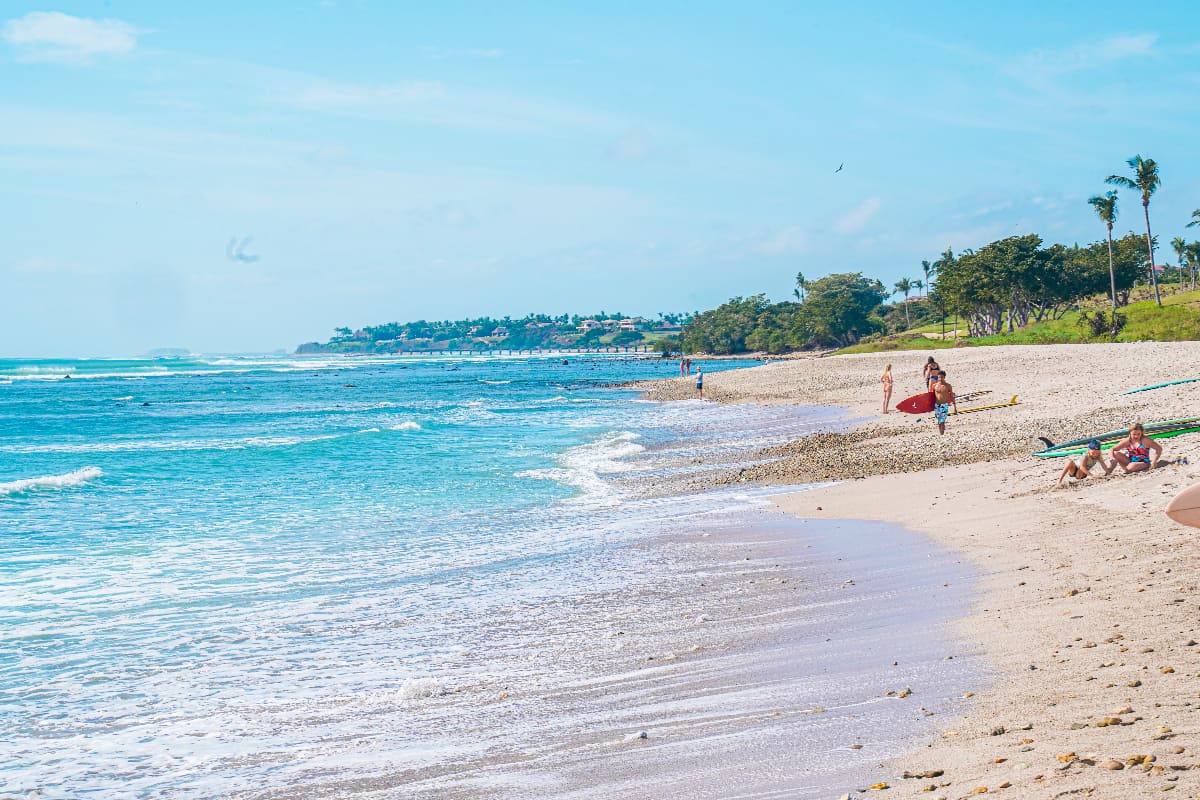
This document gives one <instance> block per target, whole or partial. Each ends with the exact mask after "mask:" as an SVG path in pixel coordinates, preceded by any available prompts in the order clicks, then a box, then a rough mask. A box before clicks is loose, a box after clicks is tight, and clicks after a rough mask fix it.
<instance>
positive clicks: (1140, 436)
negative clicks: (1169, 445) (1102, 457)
mask: <svg viewBox="0 0 1200 800" xmlns="http://www.w3.org/2000/svg"><path fill="white" fill-rule="evenodd" d="M1161 455H1162V445H1161V444H1159V443H1158V442H1156V441H1154V440H1153V439H1151V438H1150V437H1148V436H1146V429H1145V428H1143V427H1142V423H1140V422H1135V423H1133V425H1132V426H1131V427H1130V428H1129V435H1128V436H1126V437H1125V438H1124V439H1122V440H1121V441H1119V442H1117V446H1116V447H1114V448H1113V450H1112V457H1113V461H1115V462H1116V463H1117V466H1119V467H1120V468H1121V469H1122V470H1123V471H1125V472H1142V471H1143V470H1147V469H1154V463H1155V462H1156V461H1158V458H1159V456H1161Z"/></svg>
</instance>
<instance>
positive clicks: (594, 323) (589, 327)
mask: <svg viewBox="0 0 1200 800" xmlns="http://www.w3.org/2000/svg"><path fill="white" fill-rule="evenodd" d="M603 327H604V323H603V322H600V321H598V320H594V319H585V320H584V321H583V322H580V323H579V330H581V331H583V332H584V333H587V332H588V331H594V330H596V328H603Z"/></svg>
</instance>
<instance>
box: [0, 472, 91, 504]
mask: <svg viewBox="0 0 1200 800" xmlns="http://www.w3.org/2000/svg"><path fill="white" fill-rule="evenodd" d="M103 474H104V473H103V472H102V471H101V470H100V468H99V467H83V468H81V469H77V470H73V471H71V472H67V473H64V474H62V475H42V476H41V477H38V478H25V479H23V480H19V481H11V482H9V483H0V497H7V496H8V495H13V494H21V493H23V492H33V491H37V490H39V489H69V488H71V487H72V486H82V485H83V484H85V483H87V482H88V481H90V480H94V479H95V478H99V477H100V476H101V475H103Z"/></svg>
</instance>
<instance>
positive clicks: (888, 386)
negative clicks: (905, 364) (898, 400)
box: [879, 364, 893, 414]
mask: <svg viewBox="0 0 1200 800" xmlns="http://www.w3.org/2000/svg"><path fill="white" fill-rule="evenodd" d="M879 380H880V381H881V382H882V383H883V413H884V414H886V413H888V405H890V404H891V402H892V383H893V381H892V365H891V364H888V365H887V368H886V369H884V371H883V377H882V378H880V379H879Z"/></svg>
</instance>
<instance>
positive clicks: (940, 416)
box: [933, 403, 950, 425]
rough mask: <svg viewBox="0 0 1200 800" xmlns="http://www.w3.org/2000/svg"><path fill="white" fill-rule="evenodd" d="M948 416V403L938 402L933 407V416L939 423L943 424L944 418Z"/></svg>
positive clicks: (944, 422)
mask: <svg viewBox="0 0 1200 800" xmlns="http://www.w3.org/2000/svg"><path fill="white" fill-rule="evenodd" d="M949 416H950V404H949V403H938V404H937V405H935V406H934V407H933V418H934V419H936V420H937V421H938V424H939V425H945V424H946V419H947V418H948V417H949Z"/></svg>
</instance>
